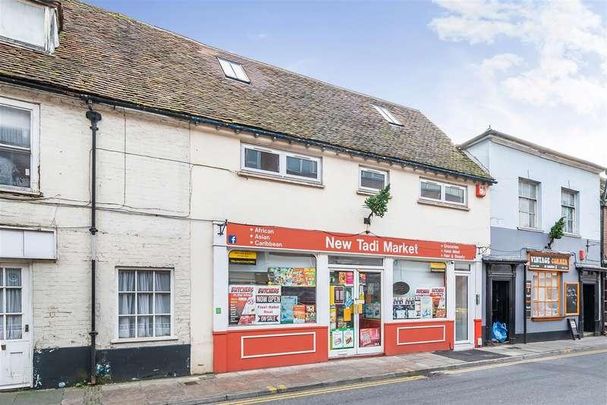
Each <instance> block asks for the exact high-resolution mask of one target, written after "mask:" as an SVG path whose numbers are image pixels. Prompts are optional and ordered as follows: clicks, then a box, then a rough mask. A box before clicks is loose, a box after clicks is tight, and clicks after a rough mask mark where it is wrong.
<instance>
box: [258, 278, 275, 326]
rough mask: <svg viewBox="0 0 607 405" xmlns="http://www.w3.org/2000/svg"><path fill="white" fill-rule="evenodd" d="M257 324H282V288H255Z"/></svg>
mask: <svg viewBox="0 0 607 405" xmlns="http://www.w3.org/2000/svg"><path fill="white" fill-rule="evenodd" d="M255 290H256V291H255V324H257V325H275V324H279V323H280V286H255Z"/></svg>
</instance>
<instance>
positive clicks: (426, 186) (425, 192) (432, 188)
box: [421, 181, 441, 200]
mask: <svg viewBox="0 0 607 405" xmlns="http://www.w3.org/2000/svg"><path fill="white" fill-rule="evenodd" d="M421 185H422V192H421V196H422V197H424V198H432V199H434V200H440V199H441V186H440V184H435V183H429V182H427V181H422V183H421Z"/></svg>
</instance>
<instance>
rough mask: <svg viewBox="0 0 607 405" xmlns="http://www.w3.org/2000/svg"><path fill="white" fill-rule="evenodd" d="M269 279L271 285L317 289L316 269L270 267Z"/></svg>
mask: <svg viewBox="0 0 607 405" xmlns="http://www.w3.org/2000/svg"><path fill="white" fill-rule="evenodd" d="M268 279H269V283H270V284H271V285H280V286H285V287H315V286H316V269H315V268H314V267H270V268H268Z"/></svg>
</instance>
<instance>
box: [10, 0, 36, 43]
mask: <svg viewBox="0 0 607 405" xmlns="http://www.w3.org/2000/svg"><path fill="white" fill-rule="evenodd" d="M0 4H2V12H0V35H2V36H4V37H7V38H10V39H13V40H15V41H19V42H23V43H26V44H30V45H35V46H38V47H44V43H45V24H44V14H45V10H44V7H41V6H40V5H38V4H33V3H31V2H25V1H4V2H0Z"/></svg>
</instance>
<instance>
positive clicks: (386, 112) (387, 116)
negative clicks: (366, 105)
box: [373, 105, 403, 126]
mask: <svg viewBox="0 0 607 405" xmlns="http://www.w3.org/2000/svg"><path fill="white" fill-rule="evenodd" d="M373 107H375V109H376V110H377V111H378V112H379V113H380V114H381V116H382V117H384V119H385V120H386V121H388V122H389V123H390V124H394V125H401V126H402V125H403V124H401V122H400V121H399V120H398V119H397V118H396V117H395V116H394V115H392V113H391V112H390V111H389V110H388V109H387V108H385V107H380V106H378V105H374V106H373Z"/></svg>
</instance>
